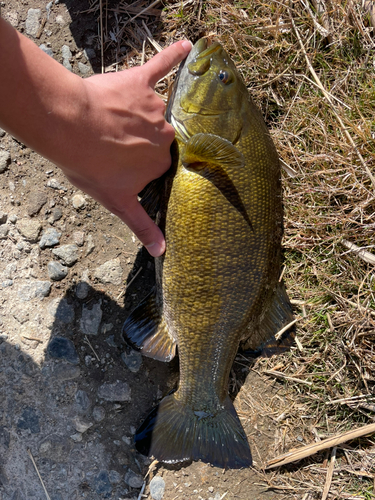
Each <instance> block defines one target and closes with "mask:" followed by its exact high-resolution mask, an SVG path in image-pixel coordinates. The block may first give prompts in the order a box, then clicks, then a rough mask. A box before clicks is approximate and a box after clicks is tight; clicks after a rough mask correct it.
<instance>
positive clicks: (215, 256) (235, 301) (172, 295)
mask: <svg viewBox="0 0 375 500" xmlns="http://www.w3.org/2000/svg"><path fill="white" fill-rule="evenodd" d="M205 47H206V40H200V41H199V42H198V44H196V45H195V47H194V48H193V49H192V53H191V54H190V56H189V58H188V60H187V61H186V63H185V65H184V67H183V69H182V70H181V73H180V76H179V80H178V86H177V90H176V91H175V94H174V96H173V101H172V102H170V104H169V108H168V115H169V118H170V120H171V123H172V124H174V125H175V124H176V122H177V127H176V131H177V134H176V140H177V143H178V150H179V160H178V165H177V171H176V174H175V176H174V179H173V184H172V188H171V192H170V197H169V201H168V206H167V210H166V220H165V236H166V243H167V251H166V254H165V257H164V259H163V265H162V269H160V272H161V273H162V291H161V290H160V292H159V293H162V302H163V315H164V318H165V320H166V323H167V326H168V330H169V332H170V334H171V335H172V337H173V338H174V339H175V341H176V343H177V345H178V349H179V358H180V383H179V388H178V391H177V393H176V394H175V395H174V397H175V398H176V399H177V400H178V401H180V402H181V403H182V404H184V405H188V406H189V407H191V408H192V409H193V410H194V411H198V412H199V411H204V412H207V413H209V414H215V413H216V412H217V411H219V410H220V409H222V407H223V402H224V400H225V398H226V397H227V385H228V377H229V372H230V369H231V366H232V363H233V361H234V357H235V355H236V352H237V349H238V346H239V344H240V342H241V340H245V339H246V338H247V337H249V336H250V335H252V338H251V341H250V344H249V345H250V346H253V347H254V348H256V347H257V346H258V345H259V343H260V342H261V340H262V339H260V338H257V332H256V331H257V326H258V324H259V322H260V321H261V317H262V315H264V314H265V312H266V311H267V308H268V305H269V302H270V301H271V296H272V292H273V290H274V288H275V286H276V283H277V281H278V276H279V271H280V269H279V268H280V264H279V262H280V243H281V237H282V200H281V184H280V167H279V159H278V155H277V152H276V150H275V147H274V145H273V142H272V140H271V138H270V136H269V133H268V131H267V129H266V126H265V124H264V122H263V118H262V116H261V115H260V113H259V111H258V109H257V108H256V107H255V105H254V104H253V102H252V101H251V99H250V98H249V95H248V91H247V89H246V87H245V85H244V83H243V81H242V78H241V77H240V75H239V74H238V72H237V70H236V68H235V66H234V64H233V63H232V62H231V60H230V58H229V56H228V55H227V54H226V52H225V51H224V49H223V48H222V47H221V46H220V45H219V44H213V45H212V46H210V47H208V49H206V48H205ZM223 72H225V73H224V78H223V79H224V80H227V83H223V81H222V80H221V79H220V74H223ZM199 133H203V134H215V135H218V136H220V137H222V138H224V139H227V140H228V141H230V142H231V143H232V144H233V145H234V146H235V148H236V149H237V150H238V151H239V152H240V153H242V155H243V157H244V159H245V164H244V165H243V166H236V165H233V166H230V165H229V166H226V167H225V168H224V170H225V172H226V173H227V174H228V176H229V178H230V179H231V181H232V183H233V185H234V187H235V189H236V190H237V192H238V194H239V197H240V199H241V201H242V203H243V205H244V207H245V210H246V213H247V215H248V218H249V219H250V221H251V227H250V226H249V224H248V222H247V221H246V220H245V218H244V217H243V215H242V214H241V213H240V211H239V210H238V208H237V207H235V206H234V205H233V204H232V203H230V202H229V201H228V199H227V198H226V197H225V196H223V194H222V193H221V192H220V190H218V188H217V186H215V185H214V184H213V183H212V182H211V181H210V180H209V179H207V178H205V177H204V176H202V175H201V174H200V173H199V168H197V169H195V170H194V168H193V169H191V168H188V167H189V165H185V166H184V165H183V159H184V150H185V148H186V143H187V140H188V138H189V137H192V136H194V135H195V134H199ZM212 161H213V162H215V158H212ZM186 167H187V168H186Z"/></svg>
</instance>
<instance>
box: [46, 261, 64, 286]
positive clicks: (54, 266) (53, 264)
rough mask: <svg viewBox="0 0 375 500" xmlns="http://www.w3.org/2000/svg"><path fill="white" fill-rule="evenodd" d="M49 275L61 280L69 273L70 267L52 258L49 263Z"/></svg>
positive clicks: (54, 279)
mask: <svg viewBox="0 0 375 500" xmlns="http://www.w3.org/2000/svg"><path fill="white" fill-rule="evenodd" d="M47 272H48V276H49V278H50V279H51V280H53V281H61V280H63V279H64V278H65V277H66V276H67V275H68V272H69V271H68V268H67V267H65V266H63V265H62V264H60V262H57V261H56V260H51V261H50V262H48V264H47Z"/></svg>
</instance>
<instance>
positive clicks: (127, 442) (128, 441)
mask: <svg viewBox="0 0 375 500" xmlns="http://www.w3.org/2000/svg"><path fill="white" fill-rule="evenodd" d="M121 439H122V440H123V441H124V443H125V444H127V445H128V446H130V445H131V442H132V440H131V438H130V437H128V436H122V438H121Z"/></svg>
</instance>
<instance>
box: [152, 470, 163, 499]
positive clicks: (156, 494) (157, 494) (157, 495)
mask: <svg viewBox="0 0 375 500" xmlns="http://www.w3.org/2000/svg"><path fill="white" fill-rule="evenodd" d="M164 490H165V481H164V479H163V478H162V477H161V476H155V477H153V478H152V479H151V481H150V494H151V498H152V499H153V500H162V498H163V496H164Z"/></svg>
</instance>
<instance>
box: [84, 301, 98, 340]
mask: <svg viewBox="0 0 375 500" xmlns="http://www.w3.org/2000/svg"><path fill="white" fill-rule="evenodd" d="M102 315H103V312H102V308H101V301H99V302H97V303H96V304H94V305H93V306H92V309H91V310H90V309H89V308H88V307H87V306H86V305H85V304H84V305H83V306H82V316H81V320H80V330H81V332H82V333H84V334H85V335H97V334H98V332H99V326H100V322H101V320H102Z"/></svg>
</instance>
